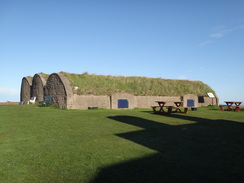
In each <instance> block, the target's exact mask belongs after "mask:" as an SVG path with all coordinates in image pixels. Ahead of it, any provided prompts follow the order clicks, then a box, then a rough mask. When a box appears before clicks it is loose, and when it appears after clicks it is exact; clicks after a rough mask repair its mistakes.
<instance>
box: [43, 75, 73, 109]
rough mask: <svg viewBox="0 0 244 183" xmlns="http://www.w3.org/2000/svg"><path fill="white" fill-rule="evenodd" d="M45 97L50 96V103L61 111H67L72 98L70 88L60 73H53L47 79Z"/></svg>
mask: <svg viewBox="0 0 244 183" xmlns="http://www.w3.org/2000/svg"><path fill="white" fill-rule="evenodd" d="M45 96H51V103H52V105H54V106H57V107H59V108H63V109H67V108H68V109H69V108H70V105H72V103H71V98H72V96H73V91H72V87H71V86H70V83H69V81H68V79H67V78H66V77H65V76H64V75H63V74H62V73H53V74H51V75H50V76H49V77H48V80H47V83H46V87H45Z"/></svg>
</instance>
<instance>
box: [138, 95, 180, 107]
mask: <svg viewBox="0 0 244 183" xmlns="http://www.w3.org/2000/svg"><path fill="white" fill-rule="evenodd" d="M135 99H136V107H137V108H150V107H151V106H155V105H158V104H157V102H156V101H181V97H179V96H169V97H167V96H135ZM172 105H174V103H173V102H169V103H167V106H172Z"/></svg>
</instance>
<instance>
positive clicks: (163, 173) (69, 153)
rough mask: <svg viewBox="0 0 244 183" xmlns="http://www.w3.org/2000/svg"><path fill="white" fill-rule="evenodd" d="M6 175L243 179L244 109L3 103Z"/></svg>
mask: <svg viewBox="0 0 244 183" xmlns="http://www.w3.org/2000/svg"><path fill="white" fill-rule="evenodd" d="M0 116H1V118H0V127H1V128H0V180H1V181H0V182H3V183H15V182H16V183H17V182H18V183H22V182H23V183H36V182H38V183H42V182H43V183H44V182H45V183H46V182H59V183H62V182H82V183H88V182H92V183H96V182H99V183H100V182H106V183H108V182H111V183H112V182H124V183H125V182H126V183H127V182H138V183H143V182H145V183H148V182H243V181H244V133H243V131H244V112H243V111H241V112H229V111H219V110H218V109H217V110H215V108H207V107H205V108H198V110H197V111H190V112H189V113H188V114H172V115H170V116H162V115H155V114H152V113H151V111H150V110H140V109H137V110H102V109H101V110H83V111H80V110H61V109H56V108H52V107H37V106H35V105H29V106H19V105H12V106H8V105H6V106H4V105H0Z"/></svg>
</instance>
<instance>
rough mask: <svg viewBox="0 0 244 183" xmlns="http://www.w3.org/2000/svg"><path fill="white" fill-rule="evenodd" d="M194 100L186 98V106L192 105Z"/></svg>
mask: <svg viewBox="0 0 244 183" xmlns="http://www.w3.org/2000/svg"><path fill="white" fill-rule="evenodd" d="M194 106H195V105H194V100H193V99H187V107H194Z"/></svg>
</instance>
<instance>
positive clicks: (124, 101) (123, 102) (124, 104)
mask: <svg viewBox="0 0 244 183" xmlns="http://www.w3.org/2000/svg"><path fill="white" fill-rule="evenodd" d="M128 107H129V102H128V100H127V99H118V108H119V109H123V108H128Z"/></svg>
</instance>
